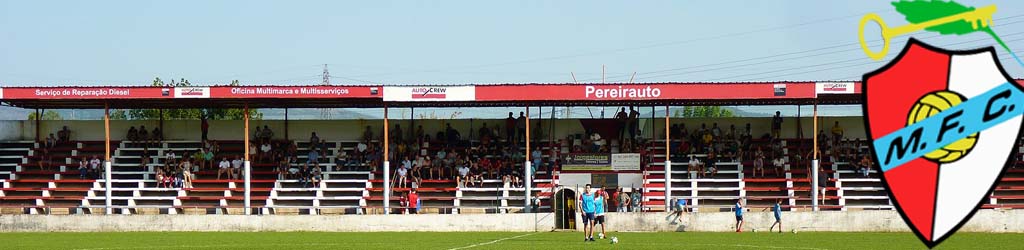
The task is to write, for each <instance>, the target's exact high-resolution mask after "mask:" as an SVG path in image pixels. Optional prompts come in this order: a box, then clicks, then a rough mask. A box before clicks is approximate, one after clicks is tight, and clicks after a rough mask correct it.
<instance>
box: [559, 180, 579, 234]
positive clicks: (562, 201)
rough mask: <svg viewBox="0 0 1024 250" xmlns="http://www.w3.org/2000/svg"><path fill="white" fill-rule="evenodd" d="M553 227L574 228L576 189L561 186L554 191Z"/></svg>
mask: <svg viewBox="0 0 1024 250" xmlns="http://www.w3.org/2000/svg"><path fill="white" fill-rule="evenodd" d="M554 200H555V203H554V206H555V228H558V229H570V230H575V229H576V191H573V190H572V189H568V188H563V189H561V190H558V192H556V193H555V199H554Z"/></svg>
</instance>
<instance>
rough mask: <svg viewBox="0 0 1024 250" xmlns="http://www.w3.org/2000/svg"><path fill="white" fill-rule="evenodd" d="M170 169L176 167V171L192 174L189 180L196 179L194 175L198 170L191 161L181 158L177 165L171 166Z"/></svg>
mask: <svg viewBox="0 0 1024 250" xmlns="http://www.w3.org/2000/svg"><path fill="white" fill-rule="evenodd" d="M171 167H172V168H173V167H177V168H178V169H187V170H188V173H191V174H193V176H191V178H194V179H195V178H196V174H197V172H198V171H199V168H197V167H196V165H195V164H193V163H191V161H190V160H189V159H188V158H187V157H184V158H182V159H181V161H180V162H179V163H178V165H176V166H175V165H172V166H171ZM165 172H166V171H165Z"/></svg>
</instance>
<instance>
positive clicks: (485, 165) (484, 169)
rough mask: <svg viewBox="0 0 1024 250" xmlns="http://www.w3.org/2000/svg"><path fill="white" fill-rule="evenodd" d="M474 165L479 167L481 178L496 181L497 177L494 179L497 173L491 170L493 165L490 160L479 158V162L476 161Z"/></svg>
mask: <svg viewBox="0 0 1024 250" xmlns="http://www.w3.org/2000/svg"><path fill="white" fill-rule="evenodd" d="M476 164H477V166H480V173H481V175H482V176H483V177H486V178H489V179H496V178H497V177H495V176H497V172H495V171H494V170H492V169H491V168H492V165H493V164H492V162H491V159H490V158H488V157H483V158H480V161H478V162H477V163H476ZM484 173H486V174H484Z"/></svg>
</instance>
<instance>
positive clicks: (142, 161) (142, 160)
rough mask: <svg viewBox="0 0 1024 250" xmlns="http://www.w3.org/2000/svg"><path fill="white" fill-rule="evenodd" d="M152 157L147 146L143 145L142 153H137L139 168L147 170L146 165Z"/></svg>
mask: <svg viewBox="0 0 1024 250" xmlns="http://www.w3.org/2000/svg"><path fill="white" fill-rule="evenodd" d="M152 157H153V156H152V153H150V152H149V148H146V147H143V148H142V155H139V168H141V169H143V171H149V170H148V166H149V163H150V162H151V158H152Z"/></svg>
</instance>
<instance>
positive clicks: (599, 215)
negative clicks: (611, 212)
mask: <svg viewBox="0 0 1024 250" xmlns="http://www.w3.org/2000/svg"><path fill="white" fill-rule="evenodd" d="M606 200H608V193H605V192H604V190H601V189H598V190H597V191H596V195H595V196H594V205H595V206H596V208H597V210H596V211H595V212H594V216H595V218H594V227H597V224H601V234H599V235H598V237H599V238H601V239H604V209H605V203H606V202H605V201H606ZM595 230H596V229H595Z"/></svg>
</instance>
